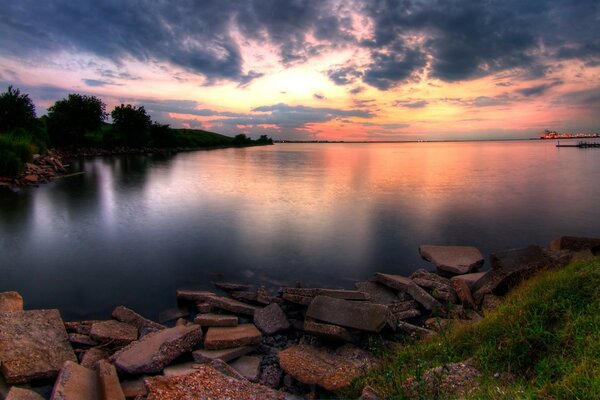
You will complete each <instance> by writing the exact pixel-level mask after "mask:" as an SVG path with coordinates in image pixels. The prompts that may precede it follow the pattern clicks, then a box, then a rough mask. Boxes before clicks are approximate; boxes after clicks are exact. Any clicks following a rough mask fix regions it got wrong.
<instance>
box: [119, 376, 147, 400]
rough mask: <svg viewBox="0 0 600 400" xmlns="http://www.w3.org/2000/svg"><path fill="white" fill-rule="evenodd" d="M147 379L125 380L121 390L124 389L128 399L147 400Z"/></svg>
mask: <svg viewBox="0 0 600 400" xmlns="http://www.w3.org/2000/svg"><path fill="white" fill-rule="evenodd" d="M144 379H146V378H145V377H141V378H137V379H134V380H125V381H123V382H121V389H123V394H124V395H125V398H127V399H138V398H144V399H145V398H146V396H147V395H148V389H146V385H145V384H144Z"/></svg>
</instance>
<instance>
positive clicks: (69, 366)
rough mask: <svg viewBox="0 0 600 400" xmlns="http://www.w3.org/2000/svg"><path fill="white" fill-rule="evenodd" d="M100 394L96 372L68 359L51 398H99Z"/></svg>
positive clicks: (91, 399)
mask: <svg viewBox="0 0 600 400" xmlns="http://www.w3.org/2000/svg"><path fill="white" fill-rule="evenodd" d="M98 394H99V393H98V381H97V378H96V373H95V372H94V371H92V370H91V369H87V368H85V367H82V366H81V365H79V364H77V363H74V362H72V361H67V362H66V363H65V365H64V366H63V368H62V369H61V370H60V374H59V375H58V378H57V379H56V382H55V383H54V388H53V389H52V397H50V400H70V399H86V400H97V399H100V397H99V396H98Z"/></svg>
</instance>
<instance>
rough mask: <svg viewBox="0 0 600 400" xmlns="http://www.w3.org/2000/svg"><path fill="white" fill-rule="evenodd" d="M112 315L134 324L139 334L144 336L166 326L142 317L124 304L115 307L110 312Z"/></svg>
mask: <svg viewBox="0 0 600 400" xmlns="http://www.w3.org/2000/svg"><path fill="white" fill-rule="evenodd" d="M112 317H113V318H114V319H116V320H117V321H121V322H124V323H126V324H129V325H133V326H135V327H136V328H137V329H138V331H139V334H140V336H144V335H146V334H148V333H150V332H155V331H160V330H161V329H165V328H166V327H165V326H163V325H161V324H158V323H156V322H154V321H151V320H149V319H148V318H144V317H143V316H141V315H140V314H138V313H136V312H135V311H133V310H132V309H130V308H127V307H124V306H118V307H116V308H115V309H114V310H113V312H112Z"/></svg>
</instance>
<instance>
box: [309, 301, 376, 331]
mask: <svg viewBox="0 0 600 400" xmlns="http://www.w3.org/2000/svg"><path fill="white" fill-rule="evenodd" d="M306 316H307V317H309V318H313V319H316V320H319V321H324V322H328V323H330V324H334V325H340V326H344V327H347V328H354V329H359V330H363V331H369V332H379V331H381V329H383V327H384V326H385V323H386V317H387V307H386V306H384V305H381V304H375V303H368V302H361V301H348V300H342V299H336V298H333V297H327V296H317V297H315V298H314V300H313V301H312V302H311V303H310V305H309V307H308V310H307V311H306Z"/></svg>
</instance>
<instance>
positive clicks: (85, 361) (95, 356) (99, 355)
mask: <svg viewBox="0 0 600 400" xmlns="http://www.w3.org/2000/svg"><path fill="white" fill-rule="evenodd" d="M108 357H110V354H108V352H106V351H105V350H103V349H101V348H99V347H92V348H91V349H89V350H88V351H86V352H85V353H83V357H82V358H81V366H82V367H86V368H88V369H96V363H97V362H98V361H100V360H106V359H108Z"/></svg>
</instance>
